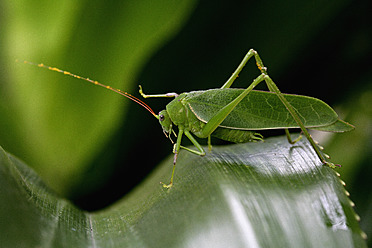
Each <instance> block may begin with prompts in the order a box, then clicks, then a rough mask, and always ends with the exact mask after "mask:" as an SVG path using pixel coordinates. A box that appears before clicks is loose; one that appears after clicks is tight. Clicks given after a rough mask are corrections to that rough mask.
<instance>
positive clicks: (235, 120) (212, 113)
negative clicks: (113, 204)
mask: <svg viewBox="0 0 372 248" xmlns="http://www.w3.org/2000/svg"><path fill="white" fill-rule="evenodd" d="M252 57H253V58H254V59H255V61H256V65H257V67H258V69H259V71H260V75H259V76H258V77H257V78H255V79H254V80H253V82H252V83H251V84H250V85H249V86H248V87H247V88H246V89H234V88H230V87H231V85H232V84H233V82H234V81H235V79H236V78H237V77H238V75H239V73H240V72H241V70H242V69H243V67H244V66H245V64H246V63H247V62H248V60H249V59H251V58H252ZM25 63H29V64H33V63H30V62H27V61H25ZM37 66H39V67H43V68H47V69H49V70H53V71H57V72H61V73H64V74H66V75H69V76H72V77H75V78H78V79H83V80H85V81H88V82H90V83H93V84H95V85H98V86H101V87H104V88H106V89H109V90H111V91H114V92H116V93H119V94H121V95H123V96H125V97H127V98H129V99H131V100H132V101H134V102H136V103H138V104H139V105H141V106H142V107H144V108H145V109H147V110H148V111H149V112H150V113H151V114H152V115H153V116H154V117H156V118H157V119H158V120H159V122H160V124H161V127H162V129H163V132H164V134H165V135H166V136H167V137H168V138H169V139H170V140H171V142H172V143H174V142H173V141H172V138H171V136H172V134H173V135H174V136H176V137H177V140H176V143H175V144H174V145H173V153H174V158H173V169H172V175H171V179H170V183H169V184H164V183H162V184H163V187H165V188H170V187H172V185H173V180H174V173H175V168H176V161H177V156H178V154H179V151H180V149H181V148H182V149H185V150H187V151H189V152H192V153H194V154H197V155H200V156H204V155H205V154H206V153H205V151H204V148H203V147H202V146H201V145H200V144H199V143H198V142H197V141H196V139H195V138H194V137H193V135H192V134H191V133H193V134H194V135H195V136H197V137H199V138H208V150H209V151H211V149H212V145H211V136H215V137H217V138H219V139H222V140H226V141H231V142H235V143H242V142H249V141H257V140H262V138H263V137H262V136H261V135H260V134H258V133H256V132H254V130H256V131H257V130H264V129H284V130H285V133H286V135H287V138H288V141H289V142H290V143H291V144H294V143H295V142H297V141H298V140H299V139H300V138H301V135H300V136H299V137H298V138H297V139H295V140H292V139H291V137H290V134H289V131H288V129H289V128H300V129H301V133H302V134H303V135H304V136H305V137H306V138H307V139H308V141H309V142H310V144H311V146H312V147H313V148H314V150H315V152H316V154H317V155H318V157H319V159H320V160H321V162H322V163H323V164H324V165H327V166H329V167H331V168H334V167H336V166H339V165H335V164H333V163H331V162H328V161H327V160H326V158H325V155H324V154H323V153H322V152H321V151H320V148H319V147H318V145H317V144H316V143H315V141H314V140H313V138H312V137H311V136H310V134H309V132H308V131H307V129H316V130H321V131H327V132H347V131H351V130H353V129H354V126H353V125H351V124H349V123H347V122H345V121H342V120H340V119H339V118H338V115H337V114H336V112H335V111H334V110H333V109H332V108H331V107H329V106H328V105H327V104H326V103H324V102H323V101H321V100H319V99H316V98H312V97H307V96H300V95H289V94H283V93H281V92H280V90H279V89H278V87H277V86H276V84H275V83H274V82H273V80H272V79H271V78H270V77H269V75H268V74H267V69H266V67H265V66H264V65H263V63H262V60H261V58H260V57H259V55H258V53H257V52H256V51H255V50H253V49H250V50H249V51H248V53H247V54H246V55H245V57H244V58H243V60H242V62H241V63H240V65H239V66H238V68H237V69H236V70H235V72H234V73H233V74H232V75H231V77H230V78H229V79H228V80H227V82H226V83H225V84H224V85H223V86H222V87H221V88H219V89H211V90H204V91H193V92H189V93H182V94H180V95H178V94H176V93H167V94H157V95H146V94H144V93H143V90H142V87H141V86H139V88H140V89H139V92H140V94H141V95H142V97H144V98H150V97H169V98H175V99H174V100H172V101H171V102H170V103H168V104H167V106H166V109H165V110H162V111H160V112H159V114H155V112H154V111H153V110H152V109H151V108H150V107H149V106H148V105H147V104H146V103H144V102H143V101H141V100H140V99H138V98H136V97H134V96H132V95H130V94H128V93H126V92H124V91H121V90H119V89H114V88H112V87H110V86H107V85H104V84H101V83H99V82H97V81H94V80H91V79H88V78H84V77H81V76H78V75H75V74H72V73H70V72H67V71H63V70H60V69H58V68H55V67H50V66H46V65H44V64H37ZM261 82H265V83H266V85H267V87H268V89H269V91H268V92H266V91H256V90H253V89H254V88H255V87H256V86H257V85H258V84H259V83H261ZM173 126H177V127H178V134H177V135H176V133H175V131H174V130H173ZM184 134H185V135H186V137H187V138H188V139H189V140H190V141H191V142H192V144H193V145H194V146H195V147H196V149H197V150H194V149H191V148H188V147H184V146H182V145H181V141H182V137H183V135H184Z"/></svg>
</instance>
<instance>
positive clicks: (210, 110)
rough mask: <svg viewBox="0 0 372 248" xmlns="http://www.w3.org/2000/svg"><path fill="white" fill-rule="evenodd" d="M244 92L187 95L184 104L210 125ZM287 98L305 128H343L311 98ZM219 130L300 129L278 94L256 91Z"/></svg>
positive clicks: (335, 116)
mask: <svg viewBox="0 0 372 248" xmlns="http://www.w3.org/2000/svg"><path fill="white" fill-rule="evenodd" d="M242 91H243V89H233V88H230V89H211V90H206V91H194V92H190V93H188V94H187V96H186V98H185V99H184V101H185V102H187V104H188V105H189V107H190V109H191V111H192V112H193V113H194V114H195V115H196V116H197V118H198V119H199V120H201V121H203V122H208V121H209V120H210V119H211V118H212V117H213V116H214V115H215V114H216V113H217V112H218V111H219V110H220V109H221V108H222V107H224V106H226V105H227V104H228V103H229V102H231V101H232V100H233V99H235V98H236V97H237V96H238V95H239V94H240V93H241V92H242ZM284 96H285V98H286V99H287V100H288V101H289V103H290V104H291V105H292V106H293V107H294V108H295V109H296V111H297V114H298V115H299V116H300V118H301V120H302V122H303V123H304V125H305V127H307V128H318V129H321V127H325V126H328V127H329V128H327V130H326V131H332V127H335V128H340V126H339V125H332V124H334V123H335V122H337V121H338V115H337V113H336V112H335V111H334V110H333V109H332V108H331V107H330V106H328V105H327V104H326V103H324V102H323V101H321V100H319V99H316V98H313V97H308V96H300V95H290V94H284ZM220 127H225V128H229V129H240V130H263V129H282V128H297V127H298V125H297V123H296V122H295V121H294V119H293V117H292V116H291V115H290V113H289V112H288V110H287V109H286V108H285V106H284V105H283V103H282V102H281V101H280V99H279V98H278V96H277V95H276V94H275V93H272V92H267V91H255V90H254V91H252V92H251V93H249V94H248V96H247V97H245V98H244V99H243V100H242V101H241V102H240V103H239V104H238V105H237V106H236V108H235V109H234V110H233V111H232V112H231V113H230V114H229V115H228V116H227V117H226V119H225V120H224V121H223V122H222V123H221V125H220ZM333 131H335V130H333ZM337 131H342V130H340V129H337Z"/></svg>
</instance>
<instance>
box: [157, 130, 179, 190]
mask: <svg viewBox="0 0 372 248" xmlns="http://www.w3.org/2000/svg"><path fill="white" fill-rule="evenodd" d="M183 132H184V130H183V128H180V127H179V129H178V136H177V142H176V144H174V146H173V153H174V157H173V170H172V176H171V179H170V182H169V184H165V183H162V182H160V183H161V184H163V187H164V188H167V189H169V188H171V187H172V185H173V177H174V171H175V169H176V162H177V157H178V153H179V151H180V148H181V141H182V135H183Z"/></svg>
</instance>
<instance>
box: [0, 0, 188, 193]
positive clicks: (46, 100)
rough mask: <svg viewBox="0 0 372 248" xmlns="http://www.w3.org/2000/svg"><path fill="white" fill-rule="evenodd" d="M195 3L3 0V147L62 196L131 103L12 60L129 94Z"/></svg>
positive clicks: (98, 149) (100, 90)
mask: <svg viewBox="0 0 372 248" xmlns="http://www.w3.org/2000/svg"><path fill="white" fill-rule="evenodd" d="M194 4H195V1H194V0H185V1H177V2H170V1H160V2H159V1H150V0H146V1H136V2H131V1H113V2H107V1H71V0H69V1H64V2H63V3H60V2H50V1H39V2H28V1H21V2H20V3H18V4H15V3H10V2H9V3H4V6H3V7H4V9H5V10H4V12H6V15H5V16H4V18H3V19H4V22H3V23H2V26H1V27H2V35H3V36H4V44H5V45H6V47H5V48H4V51H2V52H3V53H4V54H6V56H4V57H6V59H7V60H9V61H6V62H4V64H7V67H8V68H6V69H5V70H6V72H7V76H6V78H7V81H6V82H5V83H4V84H5V87H4V91H2V93H3V94H1V95H0V105H3V106H6V107H1V108H0V113H1V118H0V126H1V127H4V128H7V131H5V132H2V133H1V134H0V140H2V141H3V142H4V143H2V144H3V145H5V146H6V147H9V149H10V150H11V151H13V152H15V153H17V154H20V156H22V158H25V159H26V160H27V162H28V163H29V164H30V165H31V166H32V167H33V168H35V170H37V171H38V173H40V175H41V176H42V177H43V178H44V179H45V180H46V182H47V184H48V185H50V186H52V187H53V188H54V189H55V190H56V191H57V192H59V193H62V194H64V195H66V194H67V192H68V191H69V190H70V189H69V188H68V187H71V186H72V185H74V184H75V183H76V182H77V181H79V180H80V177H81V175H82V174H83V173H84V171H85V170H86V167H87V166H88V165H89V162H90V161H91V160H93V157H94V156H95V154H96V152H97V151H100V150H101V149H102V147H104V146H105V145H106V142H107V141H108V140H109V139H110V137H111V136H112V135H113V133H114V132H115V131H116V130H117V129H119V128H120V123H121V121H122V119H123V118H124V117H125V111H124V110H125V107H126V106H127V105H130V104H133V103H131V102H130V101H128V100H123V99H122V97H120V96H119V95H115V94H113V93H109V92H106V91H105V90H102V89H97V88H94V87H91V86H89V85H87V83H84V82H83V81H81V82H79V81H77V80H74V79H72V78H70V77H66V76H65V75H63V74H59V75H58V74H57V73H53V72H47V71H45V70H41V69H40V68H37V67H31V66H25V65H23V64H16V63H15V60H16V59H18V60H20V61H22V60H28V61H32V62H35V63H44V64H47V65H50V66H57V67H59V68H61V69H64V70H67V71H70V72H72V73H75V74H79V75H82V76H85V77H90V78H93V79H95V80H98V81H100V82H102V83H105V84H109V85H111V86H113V87H115V88H121V89H123V90H125V91H129V92H131V93H132V92H135V91H137V87H136V85H137V84H138V82H137V81H136V80H135V78H136V77H137V76H138V74H139V73H140V71H141V68H142V67H143V66H144V64H145V62H146V61H147V60H148V59H149V58H150V57H151V56H152V55H153V53H154V52H155V51H157V50H158V49H159V47H161V46H162V45H163V44H164V43H165V42H167V41H168V40H169V39H170V38H171V37H173V36H174V35H175V34H176V33H177V32H178V31H179V29H180V28H181V27H182V26H183V25H184V23H185V21H186V20H187V18H188V17H189V15H190V14H191V12H192V10H193V6H194ZM4 81H5V80H4ZM3 122H4V123H3ZM14 140H23V142H14Z"/></svg>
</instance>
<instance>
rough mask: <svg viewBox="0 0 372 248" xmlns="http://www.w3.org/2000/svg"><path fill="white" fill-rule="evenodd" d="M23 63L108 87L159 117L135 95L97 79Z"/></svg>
mask: <svg viewBox="0 0 372 248" xmlns="http://www.w3.org/2000/svg"><path fill="white" fill-rule="evenodd" d="M23 63H25V64H30V65H35V66H38V67H41V68H45V69H48V70H51V71H56V72H59V73H63V74H65V75H68V76H71V77H74V78H77V79H82V80H84V81H87V82H89V83H92V84H94V85H98V86H101V87H103V88H105V89H108V90H111V91H114V92H116V93H118V94H120V95H122V96H125V97H126V98H129V99H130V100H132V101H133V102H136V103H138V104H139V105H141V106H142V107H144V108H145V109H147V111H149V112H150V113H151V114H152V115H153V116H155V117H156V118H157V119H158V118H159V117H158V116H157V114H155V112H154V110H152V108H150V106H149V105H147V104H146V103H145V102H143V101H142V100H140V99H138V98H137V97H135V96H132V95H131V94H129V93H127V92H125V91H121V90H119V89H115V88H112V87H111V86H108V85H105V84H101V83H100V82H98V81H95V80H92V79H89V78H85V77H81V76H79V75H75V74H73V73H71V72H68V71H64V70H61V69H59V68H56V67H52V66H47V65H44V64H36V63H32V62H29V61H23Z"/></svg>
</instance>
